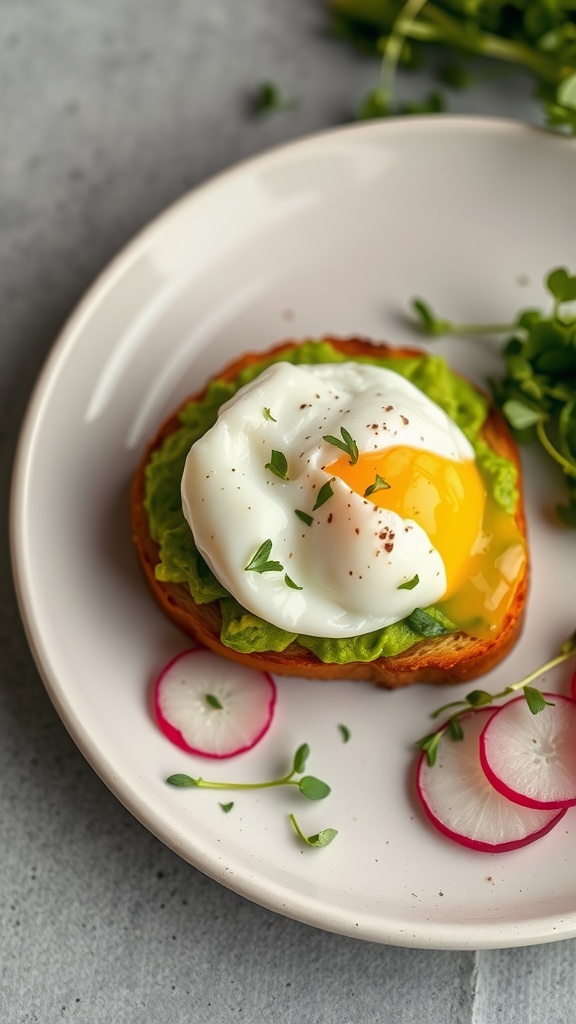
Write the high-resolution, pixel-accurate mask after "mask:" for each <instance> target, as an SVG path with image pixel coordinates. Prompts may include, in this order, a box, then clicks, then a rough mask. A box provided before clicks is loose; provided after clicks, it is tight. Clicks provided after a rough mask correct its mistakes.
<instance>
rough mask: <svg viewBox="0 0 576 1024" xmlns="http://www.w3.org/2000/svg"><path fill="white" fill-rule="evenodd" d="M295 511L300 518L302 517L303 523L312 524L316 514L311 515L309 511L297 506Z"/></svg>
mask: <svg viewBox="0 0 576 1024" xmlns="http://www.w3.org/2000/svg"><path fill="white" fill-rule="evenodd" d="M294 512H295V513H296V515H297V516H298V519H301V520H302V522H303V523H306V526H312V523H313V522H314V516H311V515H309V514H308V512H302V510H301V509H299V508H295V509H294Z"/></svg>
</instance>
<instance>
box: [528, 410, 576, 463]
mask: <svg viewBox="0 0 576 1024" xmlns="http://www.w3.org/2000/svg"><path fill="white" fill-rule="evenodd" d="M536 434H537V435H538V440H539V441H540V444H541V445H542V447H543V448H544V450H545V451H546V452H548V455H550V457H551V458H552V459H554V461H555V462H557V463H558V465H559V466H561V467H562V469H563V470H564V472H565V473H566V474H567V475H568V476H573V477H576V463H574V462H573V461H571V460H568V459H567V458H565V457H564V456H563V455H562V454H561V452H559V451H558V449H557V448H555V447H554V445H553V444H552V442H551V440H550V438H549V437H548V434H547V433H546V429H545V427H544V420H543V419H539V420H538V422H537V424H536Z"/></svg>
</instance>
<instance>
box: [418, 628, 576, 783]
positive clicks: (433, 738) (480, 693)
mask: <svg viewBox="0 0 576 1024" xmlns="http://www.w3.org/2000/svg"><path fill="white" fill-rule="evenodd" d="M575 653H576V631H575V632H574V633H572V634H571V636H570V637H568V639H567V640H566V641H565V642H564V643H563V644H562V646H561V648H560V651H559V653H558V654H556V655H555V656H554V657H553V658H550V660H549V661H547V662H545V664H544V665H540V667H539V668H537V669H535V670H534V671H533V672H530V673H529V674H528V675H526V676H524V677H523V678H522V679H520V680H518V681H517V682H516V683H510V685H509V686H506V687H505V688H504V689H503V690H500V692H499V693H488V691H486V690H472V691H471V693H469V694H468V695H467V696H466V697H465V698H464V700H455V701H450V702H449V703H448V704H443V705H442V706H441V707H439V708H436V710H435V711H433V712H432V714H431V718H438V717H439V716H440V715H442V714H444V713H445V712H446V711H450V710H451V709H453V708H454V709H458V710H455V711H454V712H453V714H451V715H450V717H449V718H448V719H447V721H446V722H444V723H443V724H442V725H441V726H440V727H439V728H438V729H436V730H435V731H434V732H432V733H429V734H428V735H427V736H423V737H422V738H421V739H419V740H417V741H416V746H418V747H420V749H421V750H423V751H424V752H425V753H426V757H427V759H428V763H429V764H430V765H433V764H434V763H435V761H436V757H437V754H438V748H439V745H440V740H441V739H442V737H443V736H444V734H445V733H446V732H447V733H448V734H449V735H450V736H451V738H452V739H453V740H459V739H462V736H463V732H462V727H461V725H460V722H461V720H462V719H463V718H464V717H465V716H466V715H469V714H473V713H474V712H475V711H478V710H479V709H480V708H485V707H488V706H490V705H491V704H493V703H494V701H496V700H500V699H502V698H504V697H509V696H510V694H512V693H517V692H518V691H520V690H521V691H523V692H524V695H525V696H526V699H527V702H528V706H529V708H530V710H531V712H532V713H533V714H536V713H537V712H538V711H541V710H542V709H543V708H544V707H545V706H546V703H547V702H546V701H545V700H544V698H543V697H542V695H541V694H540V693H539V691H534V690H533V689H532V687H531V685H530V684H531V683H533V682H534V680H535V679H538V678H539V677H540V676H542V675H544V673H545V672H549V671H550V670H551V669H553V668H556V666H557V665H561V664H562V663H563V662H564V661H567V659H568V658H571V657H572V656H573V655H574V654H575Z"/></svg>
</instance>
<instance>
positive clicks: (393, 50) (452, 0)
mask: <svg viewBox="0 0 576 1024" xmlns="http://www.w3.org/2000/svg"><path fill="white" fill-rule="evenodd" d="M329 7H330V8H331V10H332V12H333V18H334V27H335V30H336V32H337V34H338V35H339V36H341V37H345V38H348V39H350V40H352V41H353V42H355V43H357V44H358V45H359V46H360V47H362V49H363V50H364V51H365V50H366V49H368V50H369V51H372V52H373V53H374V54H375V55H376V56H379V57H380V76H379V81H378V83H377V86H376V88H375V89H373V90H372V91H371V92H370V93H369V95H368V96H367V97H366V99H365V100H364V102H363V103H362V106H361V109H360V112H359V116H360V117H364V118H368V117H386V116H388V115H390V114H397V113H407V114H410V113H436V112H437V111H438V110H442V109H443V107H444V98H443V96H442V95H441V94H439V93H438V92H437V91H433V92H432V93H431V94H430V95H429V96H427V97H424V98H423V99H422V100H417V101H416V102H414V101H411V102H409V103H405V104H403V105H402V104H397V103H396V102H395V97H394V93H395V80H396V75H397V71H398V68H399V67H402V68H408V69H410V68H417V67H419V66H420V64H421V62H422V59H423V54H424V52H425V50H426V49H427V48H429V47H431V46H432V47H436V48H438V49H444V50H445V51H446V52H447V54H448V55H449V56H452V55H455V56H457V58H458V61H459V66H458V68H457V69H456V70H455V69H454V67H453V66H452V67H451V68H448V69H446V67H445V66H442V65H441V66H440V67H439V68H438V71H437V77H438V78H439V79H440V81H441V82H442V83H443V84H445V85H449V86H450V87H452V88H455V87H456V88H462V87H463V86H464V85H466V84H467V81H466V73H465V72H463V70H462V68H461V66H460V65H461V63H462V60H463V59H466V58H467V57H468V58H470V57H472V58H476V57H481V58H484V59H492V60H496V61H498V62H500V63H504V64H509V65H511V66H512V67H519V68H522V69H524V71H526V72H528V74H531V75H533V77H534V81H535V86H536V96H537V98H538V99H539V100H540V102H541V103H542V105H543V108H544V113H545V116H546V119H547V123H548V124H549V125H551V126H553V127H557V128H559V129H561V130H562V131H564V132H571V133H572V134H574V133H576V71H575V70H574V67H575V65H574V40H575V21H576V19H575V17H574V8H573V4H572V3H571V0H553V2H546V0H533V2H532V3H530V4H526V3H524V2H522V0H493V3H491V4H472V5H471V4H470V3H468V0H388V2H386V3H384V2H383V0H329Z"/></svg>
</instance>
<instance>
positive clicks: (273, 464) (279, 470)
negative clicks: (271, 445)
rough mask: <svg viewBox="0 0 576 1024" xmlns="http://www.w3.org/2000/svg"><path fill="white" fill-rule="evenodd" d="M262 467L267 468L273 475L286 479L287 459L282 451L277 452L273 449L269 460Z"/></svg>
mask: <svg viewBox="0 0 576 1024" xmlns="http://www.w3.org/2000/svg"><path fill="white" fill-rule="evenodd" d="M264 468H265V469H269V470H270V472H271V473H274V474H275V476H279V477H280V479H281V480H287V479H288V460H287V458H286V456H285V455H284V453H283V452H277V451H274V449H273V450H272V455H271V456H270V462H267V463H266V465H265V467H264Z"/></svg>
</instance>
